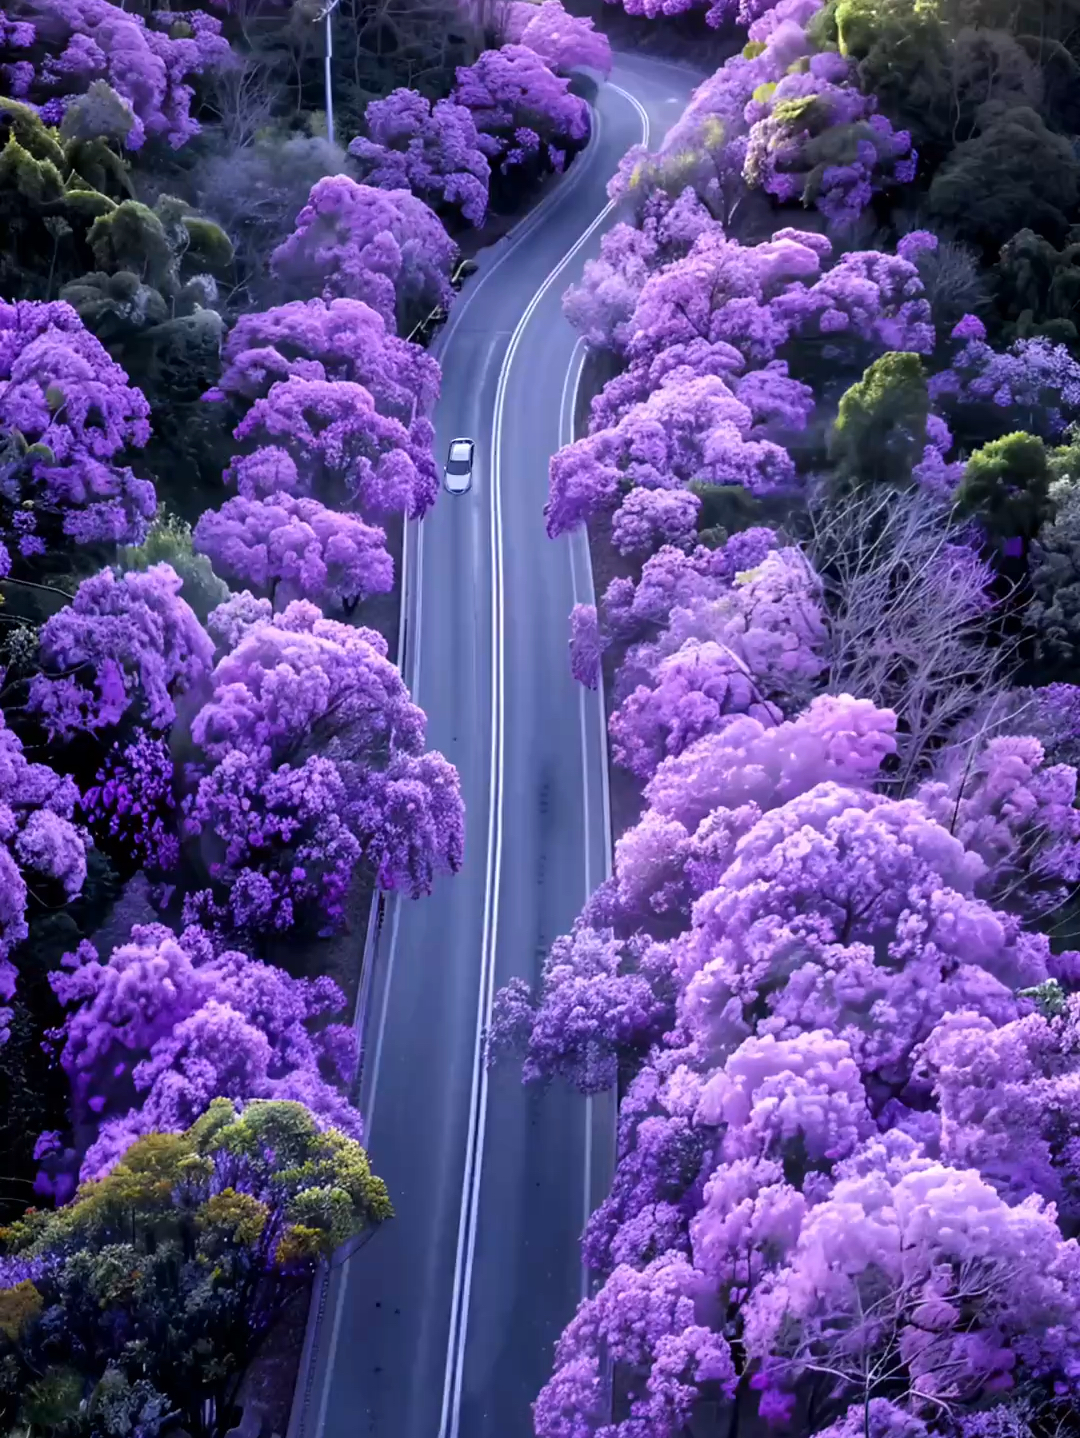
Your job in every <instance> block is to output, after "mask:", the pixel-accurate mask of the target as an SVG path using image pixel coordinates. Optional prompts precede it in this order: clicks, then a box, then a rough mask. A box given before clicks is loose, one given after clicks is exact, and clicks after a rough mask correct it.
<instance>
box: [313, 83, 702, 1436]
mask: <svg viewBox="0 0 1080 1438" xmlns="http://www.w3.org/2000/svg"><path fill="white" fill-rule="evenodd" d="M701 78H702V76H701V75H699V74H696V73H694V72H692V71H690V70H688V69H685V68H683V67H678V66H675V65H672V64H670V63H668V62H664V61H659V60H653V59H648V58H645V57H642V56H638V55H635V56H633V57H630V56H619V57H617V62H616V65H615V69H614V72H613V74H612V77H611V81H610V82H609V83H608V84H606V85H605V86H603V87H602V88H601V90H600V93H599V96H598V98H597V101H596V105H595V117H594V133H593V137H592V139H591V141H590V144H589V146H588V147H587V149H586V150H585V151H584V152H583V153H582V155H580V156H579V157H578V159H577V160H576V161H575V163H574V164H573V165H572V166H571V168H570V170H569V172H568V173H567V175H566V176H565V177H564V178H563V179H562V180H561V181H559V182H558V184H557V185H556V186H555V188H554V189H553V190H552V192H551V194H550V195H549V196H547V197H546V198H545V199H544V201H543V202H542V203H541V204H540V205H539V206H538V207H537V209H536V210H534V211H533V212H532V214H531V215H530V216H529V217H528V218H527V219H526V220H525V221H523V223H522V224H521V225H520V226H519V227H518V228H517V230H516V231H515V232H514V233H513V234H512V235H511V237H510V239H509V241H507V242H504V243H503V244H502V245H500V246H497V247H495V248H494V249H493V250H492V251H490V252H488V253H487V254H486V255H484V256H483V257H482V258H481V260H480V268H479V270H478V272H477V273H476V274H475V275H474V276H473V277H472V278H471V279H470V280H469V281H468V282H467V284H466V286H465V288H464V291H463V293H462V295H461V297H460V298H459V299H458V301H457V302H456V304H455V306H454V308H453V310H452V312H451V316H450V320H449V322H448V324H447V326H446V328H445V330H444V331H443V332H442V334H441V335H440V337H439V342H438V343H437V345H436V351H437V353H438V355H439V359H440V361H441V363H442V366H443V386H442V398H441V400H440V403H439V407H438V410H437V412H436V416H435V423H436V430H437V446H438V451H437V452H438V455H439V457H440V458H442V457H443V456H444V455H445V451H446V448H447V445H448V444H449V442H450V440H451V439H452V438H454V437H455V436H457V435H471V436H473V437H474V438H475V440H476V445H477V457H476V468H475V473H474V480H473V486H472V489H471V490H470V491H469V492H468V493H467V494H466V495H464V496H459V497H455V496H451V495H448V494H446V493H445V492H444V493H442V494H441V495H440V498H439V501H438V503H437V504H436V506H435V508H434V510H433V511H432V512H431V514H430V515H429V516H428V517H427V518H426V519H425V520H424V522H423V523H422V524H420V525H413V526H410V527H409V531H408V534H407V540H406V545H407V548H406V558H405V564H406V565H407V567H408V568H409V570H410V578H409V584H408V589H407V592H408V594H409V596H410V603H409V606H408V609H407V612H406V613H405V615H404V616H403V619H404V634H405V647H404V661H403V666H402V667H403V670H404V673H405V676H406V679H407V681H408V683H409V685H410V688H411V690H412V693H413V696H414V698H415V699H416V701H417V702H418V703H419V704H420V705H421V706H422V707H423V708H424V709H425V710H426V711H427V714H428V716H429V723H428V742H429V744H430V745H431V746H433V747H434V748H436V749H439V750H441V751H442V752H443V753H444V754H445V755H446V756H447V758H448V759H450V760H451V761H452V762H453V763H454V764H455V765H456V766H457V768H458V771H459V773H460V775H461V784H462V791H463V794H464V798H465V804H466V813H467V832H466V850H465V863H464V867H463V869H462V871H461V873H460V874H458V875H457V876H456V877H455V878H453V879H445V880H441V881H439V882H438V883H437V885H436V888H435V891H434V893H433V894H432V895H431V896H430V897H429V898H427V899H423V900H420V901H418V902H410V901H408V900H405V901H399V900H397V899H394V900H392V901H391V902H390V903H389V904H388V905H387V907H386V912H385V921H384V923H383V925H382V928H381V930H380V932H379V939H378V942H377V945H376V947H375V950H374V956H373V962H372V963H371V965H370V968H369V975H370V984H369V987H368V989H367V991H366V993H365V996H364V1002H363V1011H362V1022H363V1052H364V1061H363V1068H362V1073H361V1087H360V1107H361V1111H362V1113H363V1114H364V1117H365V1121H366V1124H367V1145H368V1148H369V1151H370V1154H371V1160H372V1164H373V1166H374V1168H375V1170H376V1172H377V1173H379V1174H380V1175H381V1176H382V1177H383V1178H384V1179H385V1181H386V1183H387V1185H388V1187H389V1190H390V1194H391V1197H392V1200H393V1203H394V1208H395V1211H396V1215H397V1216H396V1218H395V1219H394V1221H393V1222H392V1223H390V1224H388V1225H387V1226H386V1227H385V1228H384V1229H383V1230H381V1231H379V1232H378V1234H377V1235H376V1236H375V1238H374V1239H373V1240H372V1242H371V1243H370V1244H368V1245H366V1246H365V1247H363V1248H361V1249H360V1250H359V1251H357V1252H356V1253H354V1254H353V1255H352V1256H351V1257H349V1258H348V1259H347V1260H345V1261H341V1262H339V1263H338V1264H337V1265H336V1266H335V1267H334V1268H332V1269H331V1271H330V1274H329V1278H328V1280H327V1281H326V1283H325V1284H324V1285H323V1286H322V1290H321V1292H320V1294H319V1297H318V1302H317V1304H316V1306H315V1309H314V1312H313V1317H312V1321H311V1323H310V1325H309V1336H308V1347H309V1352H310V1363H309V1364H308V1365H307V1371H306V1374H305V1373H302V1375H301V1385H300V1389H299V1390H298V1399H297V1402H296V1404H295V1405H294V1412H293V1420H292V1422H291V1424H290V1438H528V1435H530V1434H531V1433H532V1420H531V1414H530V1404H531V1402H532V1401H533V1399H534V1398H535V1397H536V1394H537V1392H538V1391H539V1389H540V1387H541V1386H542V1384H543V1383H544V1381H545V1380H546V1378H547V1376H548V1375H549V1373H550V1370H551V1359H552V1348H553V1344H554V1342H555V1340H556V1339H557V1338H558V1336H559V1333H560V1332H561V1330H562V1328H563V1327H564V1326H565V1324H566V1323H567V1321H568V1320H569V1319H570V1317H571V1316H572V1315H573V1313H574V1309H575V1307H576V1305H577V1303H578V1301H579V1299H580V1298H581V1296H582V1295H583V1293H584V1291H585V1288H584V1283H585V1278H584V1274H583V1272H582V1268H581V1262H580V1255H579V1249H578V1239H579V1237H580V1234H581V1230H582V1227H583V1226H584V1223H585V1220H586V1218H587V1216H588V1214H589V1212H591V1210H592V1209H593V1208H594V1207H595V1205H596V1203H597V1202H598V1201H599V1200H600V1198H601V1197H602V1196H603V1194H604V1193H605V1192H606V1189H607V1183H608V1180H609V1178H610V1171H611V1164H612V1160H613V1154H614V1134H613V1123H614V1109H613V1105H612V1103H611V1102H610V1101H605V1100H602V1099H600V1100H585V1099H583V1098H581V1097H580V1096H579V1095H576V1094H573V1093H570V1092H569V1091H567V1090H566V1089H564V1088H562V1087H559V1086H553V1087H552V1088H551V1089H548V1090H546V1091H539V1090H533V1089H526V1088H524V1087H523V1086H522V1084H521V1081H520V1071H519V1070H518V1068H517V1067H516V1065H514V1064H507V1065H504V1066H500V1067H498V1068H496V1069H494V1070H491V1071H489V1070H487V1069H486V1068H485V1067H484V1064H483V1060H482V1053H481V1034H482V1030H483V1028H484V1026H485V1025H486V1023H487V1020H488V1017H489V1015H490V1010H491V1002H492V997H493V994H494V992H495V990H496V989H497V988H499V987H501V986H502V985H503V984H505V983H506V982H507V981H508V980H509V979H510V978H511V977H513V976H515V975H521V976H523V977H525V978H526V979H528V980H530V981H532V980H534V979H535V978H536V977H538V975H539V971H540V967H541V964H542V962H543V959H544V957H545V955H546V953H547V950H548V948H549V947H550V945H551V943H552V941H553V940H554V939H556V938H557V937H558V936H559V935H560V934H562V933H565V932H566V931H567V930H568V929H569V927H570V925H571V924H572V922H573V920H574V918H575V916H576V915H577V913H578V911H579V909H580V907H581V905H582V903H583V901H584V899H585V897H586V895H587V893H588V892H590V891H591V889H592V888H593V887H595V885H596V884H597V883H599V882H600V880H601V879H602V878H603V877H604V876H605V874H606V872H607V865H608V860H609V854H610V849H611V843H610V834H609V832H608V825H609V820H608V806H607V795H606V781H607V768H606V764H605V762H604V747H603V746H604V744H605V742H606V741H605V736H604V730H603V714H602V709H601V704H600V701H599V700H598V696H597V695H596V694H590V693H588V692H587V691H585V690H584V689H582V688H581V687H580V686H579V685H577V684H575V683H574V682H573V680H572V679H571V676H570V672H569V664H568V657H567V637H568V615H569V612H570V609H571V607H572V606H573V604H574V603H576V602H590V601H591V599H592V597H593V596H592V578H591V569H590V565H589V559H588V551H587V546H586V543H585V538H584V534H583V533H581V532H579V533H578V534H576V535H574V536H572V537H571V539H570V540H563V541H559V542H558V543H552V542H551V541H550V540H549V539H548V538H547V537H546V534H545V532H544V525H543V517H542V508H543V504H544V500H545V498H546V495H547V469H548V460H549V458H550V456H551V455H552V453H553V452H554V451H555V450H556V449H558V448H559V446H560V445H561V444H563V443H565V442H566V441H567V440H568V439H569V438H570V437H571V432H570V426H571V422H572V414H573V401H574V395H575V390H576V377H577V375H578V374H579V373H580V367H581V359H582V351H581V347H580V345H578V343H577V342H576V337H575V335H574V332H573V331H572V330H571V328H570V326H569V325H568V324H567V322H566V321H565V319H564V318H563V316H562V311H561V297H562V294H563V291H564V290H565V289H566V287H567V285H568V284H569V283H571V282H572V281H574V280H576V279H577V278H579V276H580V274H581V269H582V266H583V264H584V263H585V261H586V260H587V259H590V258H592V257H593V256H595V255H596V254H597V253H598V252H599V247H600V238H601V235H602V233H603V231H604V229H605V228H606V227H607V226H608V225H609V224H610V223H612V221H613V216H612V213H611V207H610V205H608V202H607V196H606V185H607V182H608V179H609V178H610V176H611V175H612V174H613V173H614V171H615V169H616V167H617V165H618V162H619V160H620V159H621V157H622V155H623V154H624V153H625V151H626V150H627V149H628V148H629V147H630V146H631V145H633V144H636V143H638V142H640V141H642V140H646V141H648V142H649V143H650V144H652V145H655V144H656V143H657V142H658V141H659V140H660V139H661V138H662V136H663V134H664V133H665V132H666V130H667V129H668V128H669V127H670V125H671V124H672V123H673V122H674V121H675V120H676V119H677V118H678V116H679V114H680V113H681V111H682V110H683V108H684V107H685V105H686V102H687V100H688V99H689V96H690V94H691V92H692V90H693V88H694V86H695V85H696V84H697V83H699V81H700V79H701Z"/></svg>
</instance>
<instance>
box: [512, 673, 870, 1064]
mask: <svg viewBox="0 0 1080 1438" xmlns="http://www.w3.org/2000/svg"><path fill="white" fill-rule="evenodd" d="M895 727H896V718H895V715H893V714H891V713H889V712H888V711H887V710H879V709H876V708H875V707H874V705H873V704H871V703H869V702H868V701H867V700H857V699H852V698H851V697H850V695H841V696H839V697H833V696H831V695H830V696H821V697H819V698H817V699H815V700H814V701H813V703H812V704H811V705H810V706H809V708H808V709H807V710H806V711H805V712H804V713H803V714H801V715H799V716H798V717H797V718H796V719H793V720H788V721H785V722H784V723H782V724H771V723H766V722H762V721H761V720H759V719H754V718H751V717H750V716H749V715H740V716H737V717H734V718H732V719H731V720H730V721H729V722H728V723H727V724H726V725H725V726H724V727H723V728H722V729H720V730H718V731H716V732H714V733H710V734H707V735H705V736H704V737H703V738H701V739H698V740H696V741H695V742H694V743H693V744H691V745H689V746H688V747H687V748H686V749H685V750H683V752H682V753H681V754H678V755H676V756H674V757H672V758H668V759H665V760H664V761H663V763H662V764H661V765H660V766H659V768H658V769H657V771H656V773H655V774H654V775H653V777H652V779H651V780H650V781H649V783H648V785H647V786H646V789H645V802H646V805H647V807H646V810H645V813H644V814H643V816H642V818H641V820H640V821H639V822H638V824H636V825H635V826H634V827H632V828H631V829H629V830H627V832H626V833H625V834H623V835H622V837H621V838H620V839H619V841H618V843H617V844H616V846H615V863H614V873H613V875H612V877H611V879H609V880H608V881H607V882H606V883H605V884H603V885H602V886H601V888H600V889H599V890H598V891H597V892H596V893H595V894H594V895H593V896H592V897H591V899H590V900H589V902H588V903H587V905H586V907H585V910H584V912H583V914H582V915H581V918H580V920H579V922H578V925H577V926H576V927H575V930H574V932H573V934H571V935H570V936H569V937H567V938H566V939H563V940H560V941H559V944H558V945H556V947H555V948H554V949H553V950H552V954H551V956H550V958H549V959H548V961H547V962H546V964H545V968H544V974H543V978H542V981H541V985H540V989H539V993H538V994H537V996H536V999H535V1003H534V1002H533V1000H532V999H531V998H530V996H529V994H528V992H527V990H526V989H525V987H524V986H523V985H522V984H521V983H516V984H511V985H510V986H509V987H508V988H507V989H504V990H502V991H500V993H499V995H498V998H497V1005H496V1022H495V1027H494V1032H495V1040H496V1044H497V1045H511V1044H517V1045H522V1046H524V1048H525V1051H526V1056H527V1059H526V1070H527V1074H528V1076H529V1077H530V1078H531V1079H538V1080H546V1079H550V1078H552V1077H555V1076H556V1075H562V1076H564V1077H566V1078H568V1079H569V1081H570V1082H571V1083H573V1084H575V1085H576V1086H577V1087H580V1088H583V1089H585V1090H587V1091H590V1090H593V1089H597V1088H601V1089H602V1088H608V1087H610V1086H611V1085H612V1084H613V1083H614V1081H615V1077H616V1074H617V1073H618V1072H619V1070H620V1069H622V1070H623V1071H625V1070H626V1068H627V1067H628V1066H632V1065H633V1063H634V1062H640V1061H641V1059H642V1058H643V1057H644V1056H645V1054H646V1053H647V1051H648V1049H649V1047H650V1046H651V1045H652V1044H653V1043H655V1042H657V1041H658V1040H659V1039H660V1038H661V1037H662V1036H663V1035H664V1034H665V1033H666V1032H668V1031H669V1030H671V1029H673V1027H674V1025H675V1000H676V993H677V990H676V984H675V971H674V953H673V949H672V945H671V940H672V939H673V938H675V937H677V935H678V934H679V933H680V932H681V931H683V930H685V929H686V928H687V927H688V926H689V923H690V915H691V910H692V908H693V905H694V903H695V902H696V900H697V899H699V898H700V897H702V895H704V894H706V893H708V892H709V891H710V890H711V889H712V888H713V886H714V885H715V883H716V882H717V880H718V879H719V878H720V877H721V876H722V875H723V873H724V872H725V870H726V869H727V867H728V865H729V864H730V862H731V860H732V857H733V855H734V853H735V848H736V845H737V844H738V842H739V840H740V839H741V838H742V837H743V836H744V835H745V834H747V833H749V831H750V830H751V829H752V828H753V827H754V825H755V824H756V823H757V822H758V820H759V819H761V817H762V815H764V814H767V813H769V812H771V811H772V810H774V809H777V808H778V807H780V806H781V805H783V804H786V803H788V802H789V801H790V800H792V799H795V798H797V797H798V796H799V795H801V794H805V793H806V792H808V790H810V789H812V788H814V786H815V785H817V784H819V783H824V782H833V783H839V784H843V785H844V786H846V787H847V788H849V789H865V788H869V787H870V785H872V784H873V783H874V782H875V781H877V780H878V779H879V778H880V777H881V766H882V764H883V762H884V761H885V760H886V759H887V758H888V756H889V755H890V754H892V753H893V752H895V748H896V742H895V738H894V731H895Z"/></svg>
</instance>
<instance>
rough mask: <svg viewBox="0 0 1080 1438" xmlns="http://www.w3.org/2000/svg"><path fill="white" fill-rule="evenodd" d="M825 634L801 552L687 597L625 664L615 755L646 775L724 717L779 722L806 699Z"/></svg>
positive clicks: (780, 554) (775, 557)
mask: <svg viewBox="0 0 1080 1438" xmlns="http://www.w3.org/2000/svg"><path fill="white" fill-rule="evenodd" d="M826 639H827V631H826V628H825V622H824V614H823V611H822V595H821V588H820V581H819V580H818V577H817V575H816V574H815V573H814V571H813V570H812V569H811V567H810V566H809V564H808V563H807V561H806V559H805V558H804V556H803V555H802V554H801V552H800V551H799V550H797V549H782V550H778V551H776V552H774V553H772V554H769V555H768V556H766V558H765V559H764V560H763V561H762V563H761V564H760V565H759V566H758V567H757V568H756V569H753V570H750V571H748V572H746V573H744V574H741V575H739V576H737V578H736V580H735V582H734V583H727V584H722V585H718V586H717V588H716V591H714V593H713V594H712V595H707V596H706V595H703V596H699V597H697V598H694V599H691V600H690V601H689V603H688V604H687V605H686V607H685V608H679V609H675V610H673V611H672V613H671V615H670V618H669V620H668V623H667V625H666V626H665V627H664V629H663V630H662V631H661V632H660V634H659V635H658V636H657V638H656V639H654V640H651V641H649V642H645V643H642V644H638V645H636V646H634V647H633V648H632V649H631V650H630V651H629V652H628V654H627V656H626V658H625V660H624V661H623V664H622V666H621V668H620V671H619V673H618V675H617V677H616V687H615V698H616V700H617V701H618V702H619V708H618V709H617V710H616V711H615V713H614V714H613V715H612V716H611V724H610V732H611V740H612V753H613V757H614V759H615V762H616V763H618V764H621V765H623V766H624V767H625V768H627V769H629V770H630V771H631V772H632V773H634V774H636V775H637V776H638V777H639V778H640V779H648V778H649V777H651V775H652V774H653V773H654V772H655V770H656V768H657V767H658V765H659V764H660V763H661V761H662V760H663V759H664V757H665V756H666V755H673V754H679V753H681V752H682V751H683V750H684V749H685V748H686V747H687V746H688V745H689V744H692V743H693V742H694V741H695V740H696V739H700V738H701V737H703V736H704V735H705V734H708V733H709V732H710V731H712V730H714V729H716V728H717V727H720V726H722V725H723V723H724V721H725V720H726V719H727V718H728V717H729V716H732V715H736V714H750V715H751V716H752V717H754V718H756V719H760V720H761V721H762V722H765V723H769V722H772V723H779V722H780V720H781V719H782V718H783V717H784V714H785V713H793V712H797V711H798V710H799V709H800V708H801V707H802V705H803V704H804V703H805V702H806V700H807V699H808V698H809V697H810V695H811V693H812V690H813V688H814V686H815V683H816V682H817V681H818V680H819V678H820V676H821V674H822V672H823V671H824V669H825V644H826Z"/></svg>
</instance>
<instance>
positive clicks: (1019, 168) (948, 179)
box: [927, 106, 1080, 250]
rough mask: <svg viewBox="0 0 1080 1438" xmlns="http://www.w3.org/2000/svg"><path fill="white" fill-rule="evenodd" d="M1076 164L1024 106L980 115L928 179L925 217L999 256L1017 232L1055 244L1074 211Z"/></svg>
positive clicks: (1062, 142)
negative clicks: (970, 134) (975, 129)
mask: <svg viewBox="0 0 1080 1438" xmlns="http://www.w3.org/2000/svg"><path fill="white" fill-rule="evenodd" d="M1078 187H1080V160H1077V157H1076V154H1075V152H1074V150H1073V146H1072V142H1071V141H1070V140H1069V139H1068V138H1066V136H1064V135H1056V134H1054V133H1053V131H1051V130H1048V129H1047V127H1046V125H1045V123H1044V121H1043V119H1042V117H1041V116H1040V115H1038V114H1037V113H1036V112H1035V111H1034V110H1032V109H1030V108H1028V107H1027V106H1017V107H1015V108H1011V109H1005V110H1002V111H1000V112H999V113H996V114H994V113H993V112H992V108H991V107H987V113H985V114H984V115H983V116H982V126H981V129H980V133H979V134H977V135H976V136H974V138H973V139H970V140H965V141H964V142H963V143H962V144H960V145H957V147H956V149H955V150H954V151H953V152H952V154H951V155H950V156H949V158H948V160H946V162H945V163H944V164H943V165H942V167H941V169H940V170H939V171H938V173H937V174H936V175H935V176H934V180H933V183H932V184H931V186H930V193H929V196H928V200H927V204H928V208H929V213H930V215H931V217H932V218H933V219H934V220H936V221H937V222H939V223H942V224H950V225H952V226H953V227H954V228H955V230H956V232H957V234H958V235H959V236H960V237H961V238H963V239H967V240H971V241H972V242H973V243H975V244H980V245H983V246H984V247H986V248H987V249H993V250H996V249H998V248H999V247H1000V246H1001V245H1003V244H1004V243H1005V241H1006V240H1007V239H1008V238H1009V237H1010V236H1011V235H1014V234H1015V233H1016V232H1017V230H1019V229H1020V228H1021V227H1022V226H1024V225H1030V226H1031V228H1032V229H1034V230H1037V231H1039V232H1040V233H1042V234H1046V235H1048V236H1050V237H1052V238H1062V237H1063V236H1064V235H1065V233H1066V231H1067V229H1068V220H1067V218H1066V217H1067V216H1068V215H1069V214H1070V213H1071V211H1072V210H1073V209H1075V207H1076V202H1077V194H1078Z"/></svg>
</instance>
